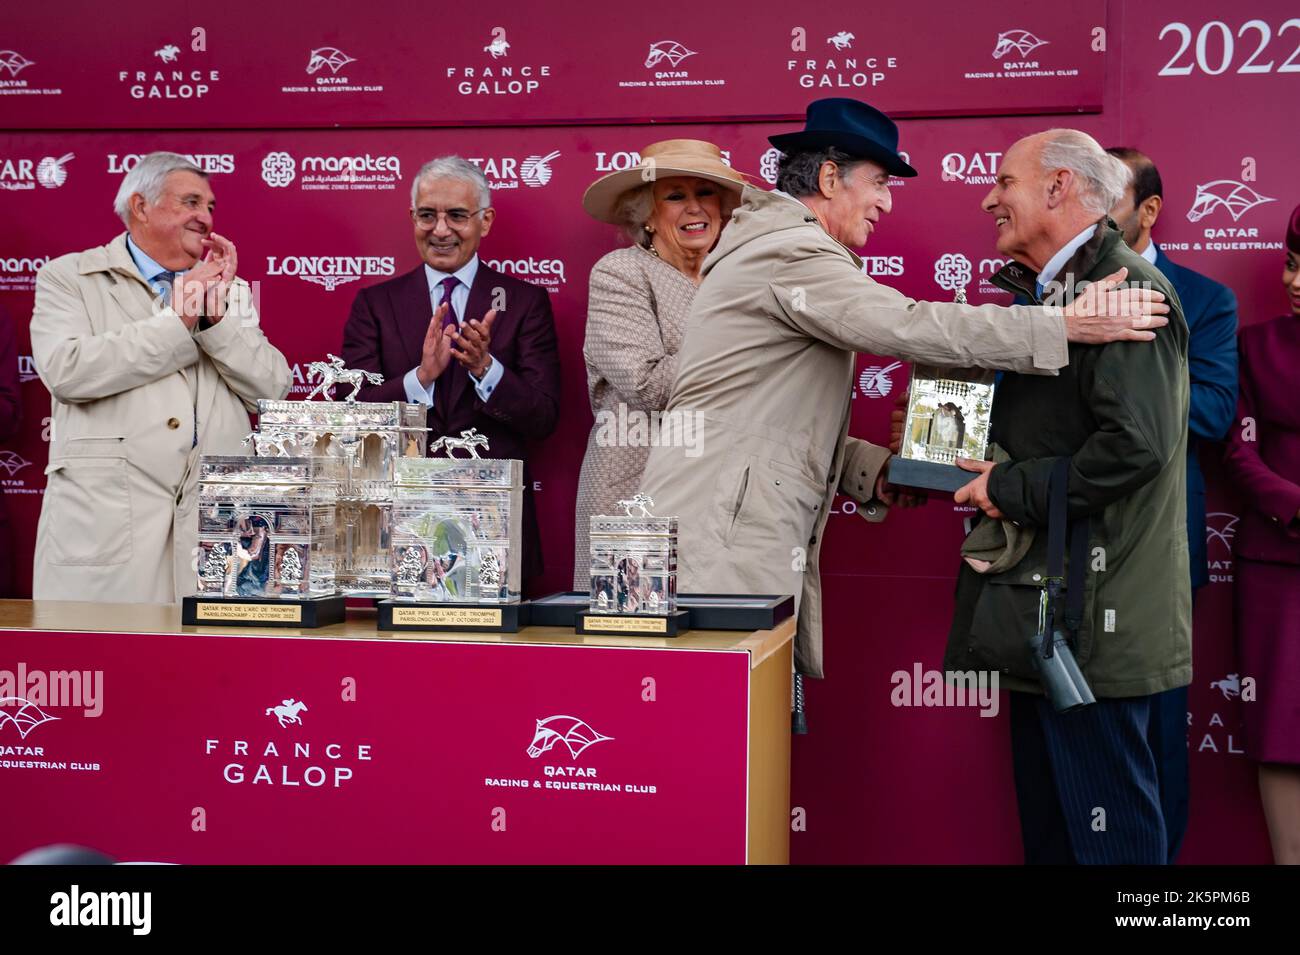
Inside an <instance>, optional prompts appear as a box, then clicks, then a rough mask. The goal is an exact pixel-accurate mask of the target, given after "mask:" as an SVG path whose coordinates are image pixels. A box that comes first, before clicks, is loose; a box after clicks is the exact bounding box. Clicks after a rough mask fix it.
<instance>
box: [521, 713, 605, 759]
mask: <svg viewBox="0 0 1300 955" xmlns="http://www.w3.org/2000/svg"><path fill="white" fill-rule="evenodd" d="M613 738H614V737H612V736H605V735H604V734H603V733H599V732H597V731H596V730H595V729H593V728H592V726H591V725H590V724H589V723H587V722H585V721H583V720H580V719H578V718H577V717H576V716H548V717H547V718H546V719H544V720H538V721H537V728H536V730H535V731H534V732H533V740H532V742H531V743H529V744H528V755H529V756H530V757H531V758H533V759H537V758H538V757H539V756H541V755H542V754H543V753H547V752H549V751H550V750H551V749H553V748H554V747H555V746H556V744H559V743H563V744H564V746H565V748H566V749H568V751H569V756H571V757H572V758H573V759H575V760H576V759H577V758H578V756H580V755H581V754H582V751H583V750H585V749H587V747H589V746H595V745H596V744H597V743H604V742H607V741H609V740H612V739H613Z"/></svg>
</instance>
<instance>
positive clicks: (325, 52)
mask: <svg viewBox="0 0 1300 955" xmlns="http://www.w3.org/2000/svg"><path fill="white" fill-rule="evenodd" d="M298 62H299V63H301V62H302V61H301V60H299V61H298ZM356 62H357V58H356V57H355V56H349V55H348V54H347V53H344V52H343V51H342V50H340V49H339V48H338V47H336V46H318V47H316V48H315V49H313V50H311V51H310V52H309V53H308V54H307V66H306V73H307V75H308V76H309V77H311V81H310V82H309V83H306V84H305V85H291V86H281V87H280V92H281V93H291V94H298V93H306V94H309V95H314V94H321V93H382V92H383V91H384V87H383V84H379V83H367V82H365V81H364V80H362V79H353V78H352V77H350V76H349V75H348V74H347V73H344V74H342V75H340V74H339V71H340V70H342V69H343V68H344V67H345V66H350V65H351V64H353V63H356ZM358 72H362V73H364V72H365V71H364V70H361V71H358Z"/></svg>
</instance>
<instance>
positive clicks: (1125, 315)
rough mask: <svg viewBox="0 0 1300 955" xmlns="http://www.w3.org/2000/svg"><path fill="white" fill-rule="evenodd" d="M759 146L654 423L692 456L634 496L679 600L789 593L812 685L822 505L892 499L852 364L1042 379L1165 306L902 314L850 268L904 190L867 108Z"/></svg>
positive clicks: (908, 307) (877, 503)
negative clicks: (855, 407)
mask: <svg viewBox="0 0 1300 955" xmlns="http://www.w3.org/2000/svg"><path fill="white" fill-rule="evenodd" d="M771 142H772V144H773V145H774V146H776V147H777V148H778V149H780V150H781V151H782V152H783V153H784V155H783V157H782V159H781V163H780V168H779V171H778V174H777V189H776V190H775V191H773V192H765V191H763V190H761V189H755V188H753V187H749V186H747V187H746V188H745V190H744V193H743V195H742V202H741V205H740V207H739V208H738V209H737V210H736V211H735V213H734V214H733V216H732V219H731V223H730V225H728V226H727V228H726V229H725V230H723V233H722V236H721V238H720V239H719V241H718V244H717V246H716V247H715V248H714V250H713V252H712V253H710V255H709V257H708V259H706V260H705V263H704V267H703V274H704V281H703V283H702V284H701V286H700V289H699V292H698V293H697V294H696V296H695V301H694V304H693V306H692V308H691V314H690V318H689V319H688V321H687V327H686V331H685V338H684V341H683V343H682V346H681V350H680V352H679V354H678V373H677V381H676V384H675V386H674V388H673V393H672V396H671V398H670V399H669V402H668V408H667V411H668V412H670V413H671V412H673V411H675V410H681V411H683V412H687V413H689V412H692V411H693V412H695V413H696V414H697V415H699V416H701V417H700V418H698V419H697V420H702V421H703V422H704V425H705V429H704V432H703V435H704V440H703V442H702V443H701V444H700V445H699V446H698V447H696V448H692V449H691V451H692V456H687V454H686V453H685V450H686V449H684V448H680V447H667V446H660V447H656V448H652V449H651V453H650V459H649V464H648V466H647V468H646V471H645V478H644V480H643V489H644V490H645V491H646V492H648V493H649V494H650V496H651V497H652V498H654V501H655V507H656V510H657V512H658V513H661V514H674V515H677V516H678V517H679V519H680V520H679V525H678V526H679V529H680V530H679V535H680V537H679V540H680V547H679V549H678V574H679V577H678V587H679V589H680V590H681V591H682V592H691V593H754V594H794V595H795V599H796V602H797V605H798V624H799V626H798V633H797V637H796V641H795V666H796V669H797V670H798V671H799V672H800V673H806V674H808V675H810V676H814V677H820V676H822V675H823V659H822V638H821V629H822V606H821V603H822V598H821V582H820V579H819V576H818V566H817V559H818V551H819V549H820V546H821V539H822V535H823V532H824V531H825V527H826V520H827V517H828V516H829V514H830V511H831V504H832V502H833V499H834V496H835V494H836V493H837V492H839V493H843V494H846V495H848V496H850V497H852V498H853V499H855V500H857V501H858V502H859V503H860V504H861V507H860V508H859V511H858V512H859V513H860V514H862V516H863V517H864V518H866V519H867V520H868V521H879V520H882V519H883V518H884V516H885V512H886V510H887V506H888V505H889V504H891V503H895V502H898V501H899V500H900V498H899V495H898V492H897V491H896V490H895V489H893V488H891V487H890V486H889V485H888V484H887V483H886V481H885V477H884V475H885V464H886V462H887V461H888V459H889V450H888V449H887V448H880V447H876V446H875V445H872V444H868V443H867V442H866V441H862V440H859V439H857V438H851V437H849V435H848V427H849V407H850V396H851V395H852V392H853V373H854V354H855V353H856V352H870V353H873V354H879V355H895V356H897V357H899V358H903V359H907V360H909V361H921V362H927V363H933V364H940V365H960V366H978V367H984V368H1001V369H1008V370H1011V371H1018V372H1022V373H1025V374H1037V375H1052V374H1055V373H1056V371H1057V369H1059V368H1061V367H1062V366H1064V365H1066V364H1067V362H1068V356H1067V342H1069V341H1079V342H1088V343H1100V342H1106V341H1114V340H1117V339H1132V340H1148V339H1150V338H1152V337H1153V333H1152V332H1151V331H1150V329H1152V328H1155V327H1158V326H1159V325H1163V324H1164V319H1162V318H1160V317H1159V316H1160V315H1161V314H1163V313H1164V312H1165V311H1167V306H1165V305H1164V304H1163V296H1160V295H1159V294H1158V293H1155V294H1153V293H1150V292H1145V291H1140V290H1126V291H1123V292H1120V293H1118V295H1117V296H1115V301H1113V302H1111V303H1110V308H1109V309H1108V306H1107V301H1106V299H1107V296H1106V295H1105V294H1104V293H1105V292H1107V291H1109V290H1111V289H1113V288H1114V287H1115V286H1116V285H1117V284H1118V283H1119V282H1122V281H1123V279H1124V273H1123V271H1121V272H1119V273H1116V274H1115V275H1112V276H1109V277H1108V278H1107V279H1106V280H1104V281H1101V282H1098V283H1096V284H1095V285H1093V286H1091V287H1090V289H1089V290H1088V291H1087V292H1085V293H1084V294H1083V295H1081V296H1080V297H1079V298H1078V299H1076V300H1075V301H1074V303H1073V304H1072V305H1070V306H1068V307H1067V308H1065V309H1060V308H1055V307H1030V306H1019V307H1014V308H1000V307H998V306H994V305H980V306H973V305H959V304H955V303H934V302H918V301H916V300H914V299H911V298H908V297H907V296H905V295H903V294H902V293H901V292H898V291H896V290H895V289H892V288H889V287H888V286H885V285H881V284H880V283H878V282H876V281H874V280H873V279H871V278H870V277H868V276H867V275H865V274H863V271H862V260H861V259H860V258H859V257H858V255H857V254H856V253H855V252H854V251H853V250H855V249H859V248H861V247H862V246H863V245H865V244H866V242H867V240H868V239H869V238H870V237H871V235H872V233H873V232H874V231H875V230H876V229H877V228H878V227H879V225H880V223H881V220H882V218H883V217H884V216H885V215H887V214H888V213H889V211H890V209H891V208H892V205H893V200H892V198H891V195H890V177H891V176H915V175H916V170H914V169H913V168H912V167H911V166H910V165H909V164H908V163H907V161H906V160H905V159H904V158H903V156H902V155H900V154H899V151H898V127H897V126H895V125H894V123H893V122H892V121H891V120H890V119H889V117H887V116H886V115H885V114H883V113H881V112H880V111H879V110H877V109H874V108H872V107H871V106H868V105H867V104H866V103H862V102H859V101H857V100H853V99H843V98H833V99H821V100H816V101H815V102H813V103H811V104H810V105H809V107H808V114H807V121H806V124H805V127H804V129H802V130H801V131H799V132H794V133H786V134H783V135H780V136H773V137H772V138H771ZM972 211H973V210H972ZM1139 312H1140V313H1142V314H1138V313H1139ZM903 503H907V501H906V500H903Z"/></svg>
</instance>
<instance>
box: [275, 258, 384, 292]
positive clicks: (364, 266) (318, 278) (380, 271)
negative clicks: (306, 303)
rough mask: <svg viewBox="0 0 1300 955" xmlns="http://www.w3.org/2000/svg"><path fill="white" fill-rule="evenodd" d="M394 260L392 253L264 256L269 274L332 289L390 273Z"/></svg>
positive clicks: (327, 289)
mask: <svg viewBox="0 0 1300 955" xmlns="http://www.w3.org/2000/svg"><path fill="white" fill-rule="evenodd" d="M396 271H397V260H396V259H395V258H394V257H393V256H391V255H364V256H351V255H286V256H283V257H280V256H274V255H268V256H267V257H266V274H267V275H268V276H281V275H291V276H296V277H298V278H300V279H302V280H303V281H304V282H311V283H312V284H314V285H320V286H322V287H323V288H324V289H325V291H327V292H332V291H334V290H335V289H336V288H338V287H339V286H340V285H346V284H347V283H348V282H356V281H358V280H360V279H363V278H375V277H384V276H389V275H393V274H394V273H396Z"/></svg>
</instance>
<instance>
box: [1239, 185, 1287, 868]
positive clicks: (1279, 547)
mask: <svg viewBox="0 0 1300 955" xmlns="http://www.w3.org/2000/svg"><path fill="white" fill-rule="evenodd" d="M1282 282H1283V284H1284V285H1285V287H1286V294H1287V297H1288V303H1289V305H1290V309H1289V312H1288V314H1285V315H1282V316H1281V317H1279V318H1275V319H1273V320H1272V321H1267V322H1261V323H1259V324H1256V325H1251V326H1249V327H1247V328H1245V329H1243V330H1242V332H1241V334H1240V336H1239V337H1238V348H1239V351H1240V356H1241V361H1240V364H1241V371H1240V374H1241V393H1240V397H1239V399H1238V402H1237V421H1236V423H1235V424H1234V425H1233V428H1232V430H1231V431H1230V432H1229V444H1228V453H1227V457H1226V459H1225V463H1226V465H1227V473H1228V477H1229V479H1230V480H1231V481H1232V483H1233V484H1234V485H1235V486H1236V487H1237V489H1238V490H1239V491H1240V492H1241V495H1242V498H1243V505H1244V506H1243V511H1242V515H1241V523H1240V524H1238V525H1237V533H1236V537H1235V540H1234V542H1233V559H1234V566H1233V578H1234V581H1235V584H1236V591H1235V608H1236V624H1237V653H1238V664H1239V667H1240V669H1241V677H1242V679H1243V680H1244V679H1246V678H1248V677H1249V678H1252V679H1253V680H1254V681H1255V695H1254V699H1253V700H1245V701H1243V702H1242V704H1241V709H1242V714H1243V717H1244V723H1245V736H1246V746H1245V749H1246V755H1247V756H1248V757H1249V758H1250V759H1252V760H1255V761H1256V762H1257V763H1258V764H1259V793H1260V799H1261V801H1262V802H1263V804H1264V817H1265V819H1267V821H1268V832H1269V839H1270V841H1271V842H1272V844H1273V859H1274V861H1276V862H1277V863H1279V864H1291V865H1295V864H1300V401H1297V400H1296V394H1295V376H1296V371H1297V369H1300V206H1297V207H1296V208H1295V211H1294V212H1292V213H1291V221H1290V224H1289V226H1288V228H1287V234H1286V260H1285V264H1284V266H1283V271H1282Z"/></svg>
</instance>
